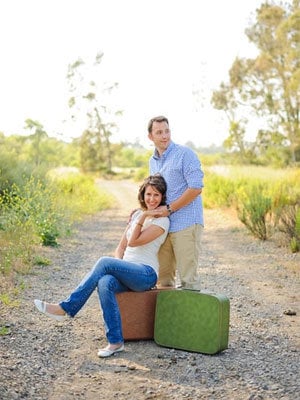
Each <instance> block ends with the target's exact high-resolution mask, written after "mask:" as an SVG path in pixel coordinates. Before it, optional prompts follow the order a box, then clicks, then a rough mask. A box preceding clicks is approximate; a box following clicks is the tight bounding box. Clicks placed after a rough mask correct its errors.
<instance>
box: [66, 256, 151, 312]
mask: <svg viewBox="0 0 300 400" xmlns="http://www.w3.org/2000/svg"><path fill="white" fill-rule="evenodd" d="M104 275H112V276H114V277H115V278H116V279H117V280H118V281H119V282H120V283H121V284H122V285H124V286H126V287H127V288H128V289H130V290H134V291H144V290H149V289H151V288H152V287H153V286H155V284H156V281H157V276H156V272H155V271H154V270H153V268H151V267H149V266H145V265H143V264H135V263H131V262H127V261H124V260H120V259H118V258H113V257H101V258H100V259H99V260H98V261H97V263H96V264H95V266H94V267H93V269H92V270H91V272H90V273H88V274H87V275H86V276H85V278H84V279H83V280H82V281H81V282H80V284H79V285H78V286H77V288H76V289H75V290H74V291H73V292H72V293H71V295H70V296H69V297H68V298H67V299H66V300H64V301H62V302H60V303H59V305H60V306H61V308H62V309H63V310H64V311H65V312H66V313H67V314H68V315H70V316H71V317H74V316H75V315H76V314H77V313H78V311H79V310H80V309H81V308H82V307H83V306H84V304H85V303H86V302H87V300H88V299H89V297H90V296H91V294H92V293H93V291H94V290H95V289H96V287H97V285H98V282H99V280H100V279H101V278H102V277H103V276H104ZM125 290H126V288H124V289H123V290H121V291H125ZM115 293H117V292H115Z"/></svg>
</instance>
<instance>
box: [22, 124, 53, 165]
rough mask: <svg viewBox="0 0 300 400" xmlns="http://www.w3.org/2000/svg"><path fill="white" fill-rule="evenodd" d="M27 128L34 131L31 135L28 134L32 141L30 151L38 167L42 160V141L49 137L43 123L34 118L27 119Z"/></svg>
mask: <svg viewBox="0 0 300 400" xmlns="http://www.w3.org/2000/svg"><path fill="white" fill-rule="evenodd" d="M25 129H28V130H30V131H31V132H33V133H32V134H31V135H29V136H28V139H29V141H30V142H31V149H30V153H31V155H32V158H33V162H34V164H35V165H36V167H39V166H40V164H41V160H42V148H41V145H42V142H43V141H44V140H45V139H46V138H48V135H47V133H46V131H44V127H43V125H42V124H41V123H40V122H38V121H34V120H32V119H26V121H25Z"/></svg>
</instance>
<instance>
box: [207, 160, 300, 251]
mask: <svg viewBox="0 0 300 400" xmlns="http://www.w3.org/2000/svg"><path fill="white" fill-rule="evenodd" d="M203 201H204V206H205V207H206V208H211V207H233V208H235V209H236V210H237V215H238V217H239V218H240V220H241V221H242V222H243V223H244V224H245V226H246V227H247V229H249V230H250V231H251V233H252V234H253V235H254V236H255V237H258V238H260V239H262V240H265V239H267V238H269V237H270V236H271V235H272V234H274V233H276V232H278V231H280V232H283V233H284V234H285V235H286V237H287V238H289V240H290V247H291V249H292V251H299V249H298V247H299V239H300V237H299V225H300V222H299V218H300V216H299V214H300V211H299V208H300V171H299V169H280V170H278V169H271V168H265V167H251V168H250V167H244V168H243V167H241V166H239V167H230V166H227V165H226V166H221V165H217V166H214V167H208V168H207V171H205V187H204V190H203Z"/></svg>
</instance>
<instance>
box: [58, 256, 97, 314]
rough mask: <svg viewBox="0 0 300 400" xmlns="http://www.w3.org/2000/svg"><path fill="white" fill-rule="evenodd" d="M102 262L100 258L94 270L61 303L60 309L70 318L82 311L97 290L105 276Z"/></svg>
mask: <svg viewBox="0 0 300 400" xmlns="http://www.w3.org/2000/svg"><path fill="white" fill-rule="evenodd" d="M101 260H102V258H99V260H98V261H97V262H96V264H95V265H94V267H93V268H92V270H91V271H90V272H89V273H88V274H86V276H85V277H84V278H83V280H82V281H81V282H80V283H79V285H78V286H77V288H76V289H75V290H74V291H73V292H72V293H71V294H70V296H69V297H68V298H67V299H65V300H63V301H61V302H60V303H59V305H60V307H61V308H62V309H63V310H64V311H65V312H66V313H67V314H68V315H69V316H70V317H74V316H75V315H76V314H77V313H78V312H79V311H80V309H81V308H82V307H83V306H84V304H85V303H86V302H87V301H88V299H89V298H90V296H91V294H92V293H93V291H94V290H95V289H96V287H97V285H98V281H99V279H101V278H102V277H103V276H104V273H103V269H102V266H101Z"/></svg>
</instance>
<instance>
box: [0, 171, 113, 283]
mask: <svg viewBox="0 0 300 400" xmlns="http://www.w3.org/2000/svg"><path fill="white" fill-rule="evenodd" d="M110 203H111V198H110V197H109V196H108V195H107V194H106V193H102V192H101V191H100V189H99V188H98V187H96V186H95V184H94V180H93V178H92V177H86V176H82V175H80V174H78V173H77V174H70V175H63V174H62V175H59V173H57V172H56V173H54V172H53V173H52V174H49V177H48V178H47V179H44V180H40V179H37V178H35V177H34V176H31V177H30V178H27V179H26V180H25V181H24V182H23V185H22V186H19V185H17V184H12V185H11V187H10V188H9V189H8V188H6V189H5V190H4V191H3V193H2V195H1V196H0V211H1V214H0V215H1V218H0V248H1V251H0V273H1V274H3V275H7V276H10V275H11V273H13V272H18V273H26V272H28V271H29V270H30V268H31V265H32V264H34V263H37V262H39V263H41V262H43V263H44V264H46V263H47V260H45V259H43V258H38V256H37V254H36V250H37V249H38V248H39V247H38V246H39V245H40V244H42V245H45V246H57V245H58V238H59V237H61V236H64V235H66V234H68V233H69V232H70V229H71V226H72V223H73V222H74V221H76V220H79V219H80V218H81V216H82V215H84V214H90V213H94V212H96V211H98V210H101V209H104V208H107V207H108V206H109V205H110Z"/></svg>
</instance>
